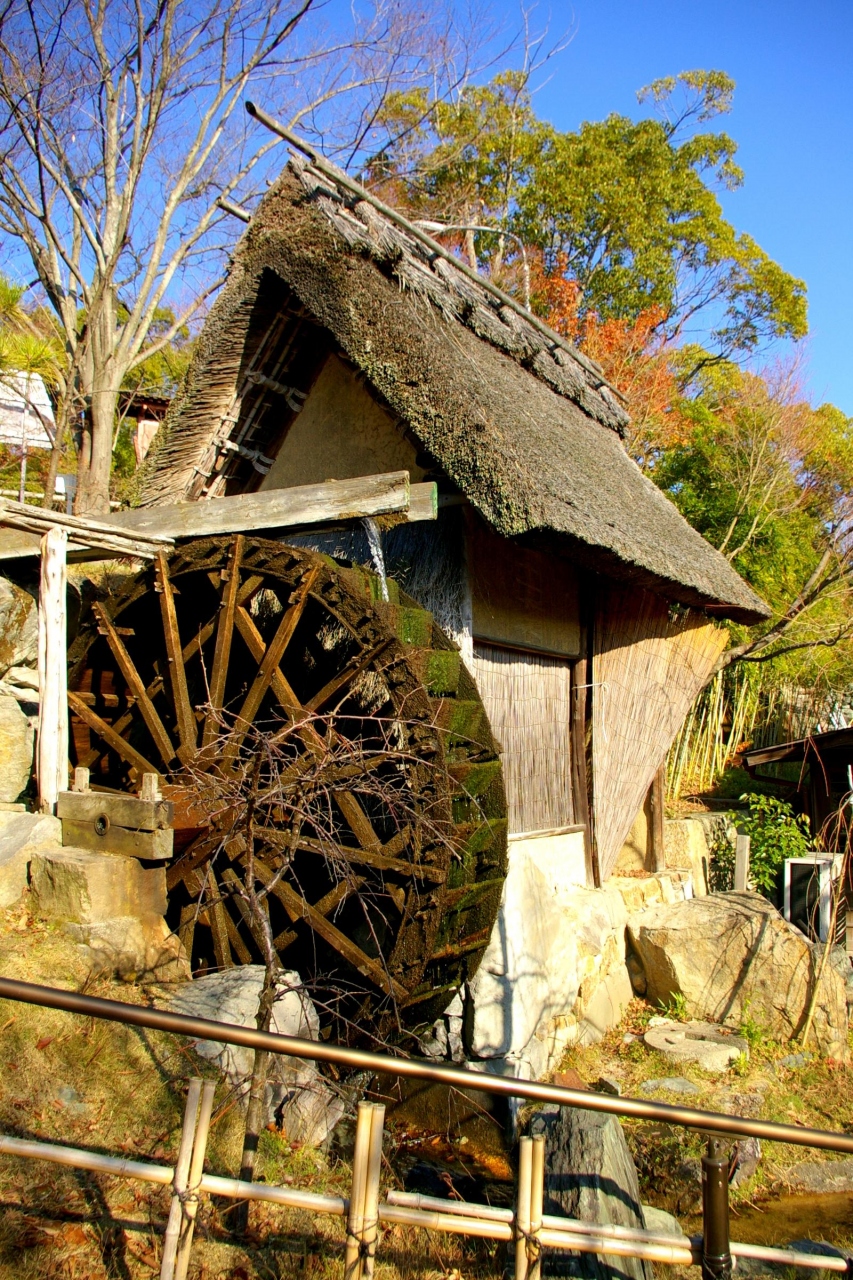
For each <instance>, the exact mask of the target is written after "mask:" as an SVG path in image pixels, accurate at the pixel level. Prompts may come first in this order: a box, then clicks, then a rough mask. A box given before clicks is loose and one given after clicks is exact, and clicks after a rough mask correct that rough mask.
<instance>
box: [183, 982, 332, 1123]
mask: <svg viewBox="0 0 853 1280" xmlns="http://www.w3.org/2000/svg"><path fill="white" fill-rule="evenodd" d="M263 983H264V968H263V965H258V964H251V965H240V966H238V967H236V968H234V969H224V970H222V971H221V972H219V973H211V974H208V975H207V976H206V977H203V978H196V979H195V981H193V982H187V983H185V984H184V985H183V986H182V987H180V988H179V990H178V991H177V992H176V993H175V995H174V996H173V997H172V999H171V1001H170V1003H169V1008H170V1009H172V1010H173V1011H174V1012H175V1013H183V1014H186V1015H187V1016H188V1017H191V1018H212V1019H213V1020H214V1021H216V1022H230V1023H233V1024H235V1025H236V1026H238V1027H255V1026H256V1025H257V1023H256V1018H257V1013H258V1001H259V1000H260V996H261V988H262V987H263ZM270 1030H271V1031H274V1032H277V1033H278V1034H279V1035H284V1036H301V1037H302V1038H303V1039H307V1040H317V1039H318V1037H319V1033H320V1022H319V1019H318V1017H317V1011H316V1009H315V1008H314V1005H313V1003H312V1002H311V1000H310V999H309V997H308V995H307V993H306V991H305V988H304V986H303V984H302V979H301V978H300V976H299V974H298V973H295V972H293V971H289V972H286V973H283V974H282V975H281V980H280V986H279V994H278V996H277V998H276V1001H275V1004H274V1005H273V1012H272V1021H271V1023H270ZM195 1051H196V1053H197V1054H198V1055H199V1057H202V1058H207V1059H208V1060H209V1061H211V1062H213V1063H214V1064H215V1065H216V1067H217V1068H218V1069H219V1071H221V1072H222V1074H223V1075H224V1076H225V1078H226V1079H227V1081H228V1083H229V1084H230V1085H231V1087H232V1088H233V1089H234V1090H235V1091H236V1092H237V1093H238V1095H240V1096H242V1097H243V1098H244V1099H245V1098H246V1096H247V1094H248V1089H249V1084H250V1083H251V1077H252V1068H253V1065H254V1060H255V1055H254V1050H252V1049H245V1048H243V1047H242V1046H241V1045H233V1044H224V1043H222V1042H220V1041H216V1040H199V1041H198V1042H197V1043H196V1045H195ZM345 1109H346V1105H345V1099H344V1098H343V1096H342V1094H341V1092H340V1091H339V1090H335V1089H333V1088H332V1087H331V1086H330V1084H329V1083H328V1082H327V1081H326V1080H325V1079H324V1078H323V1077H322V1076H321V1075H320V1073H319V1071H318V1070H317V1068H316V1066H315V1065H314V1063H313V1062H312V1061H310V1059H307V1058H287V1057H284V1056H283V1055H281V1054H275V1055H273V1056H272V1058H271V1060H270V1066H269V1073H268V1076H267V1089H266V1114H267V1120H268V1121H269V1122H270V1123H277V1124H278V1125H279V1126H280V1128H281V1129H282V1130H283V1131H284V1133H285V1134H286V1136H287V1138H288V1139H289V1140H290V1141H291V1142H304V1143H307V1144H308V1145H311V1146H319V1145H321V1144H323V1143H325V1142H326V1140H327V1139H328V1138H329V1136H330V1134H331V1131H332V1129H333V1128H334V1127H335V1125H336V1124H337V1123H338V1121H339V1120H340V1119H341V1117H342V1116H343V1114H344V1111H345Z"/></svg>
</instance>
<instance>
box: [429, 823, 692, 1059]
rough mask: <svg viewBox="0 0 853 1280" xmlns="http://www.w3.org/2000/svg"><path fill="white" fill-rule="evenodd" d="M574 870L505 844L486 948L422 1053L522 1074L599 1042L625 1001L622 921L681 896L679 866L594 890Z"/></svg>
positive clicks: (627, 985)
mask: <svg viewBox="0 0 853 1280" xmlns="http://www.w3.org/2000/svg"><path fill="white" fill-rule="evenodd" d="M575 870H576V869H575V868H573V867H572V866H571V865H565V866H561V864H560V862H559V861H557V860H553V861H547V860H546V861H545V862H543V861H542V860H540V859H539V858H538V857H537V855H536V850H535V849H534V848H532V847H528V846H527V845H526V844H525V842H514V843H513V844H512V845H511V846H510V858H509V872H508V875H507V880H506V883H505V885H504V892H503V898H502V900H501V907H500V911H499V913H498V919H497V922H496V924H495V927H494V930H493V932H492V938H491V941H490V943H489V947H488V949H487V951H486V954H485V956H484V957H483V960H482V963H481V965H480V968H479V969H478V971H477V974H476V976H475V977H474V979H473V981H472V983H471V985H470V991H469V992H468V998H467V1000H463V999H460V998H457V999H456V1000H455V1001H454V1002H453V1004H452V1005H451V1006H450V1008H449V1009H448V1010H447V1013H446V1014H445V1016H444V1018H443V1019H442V1021H441V1023H440V1024H438V1027H437V1031H436V1035H435V1037H434V1039H433V1040H431V1041H430V1042H429V1044H428V1046H427V1047H428V1049H429V1050H430V1051H431V1052H434V1053H436V1054H439V1055H440V1056H447V1057H462V1056H464V1055H465V1054H467V1055H468V1056H470V1057H472V1058H473V1059H475V1060H480V1061H482V1062H484V1064H485V1065H486V1066H487V1068H488V1069H492V1070H496V1071H499V1072H501V1073H504V1072H508V1073H511V1074H514V1075H518V1076H521V1077H522V1078H538V1077H540V1076H542V1075H544V1074H545V1073H546V1072H547V1071H549V1070H552V1069H553V1068H554V1067H556V1066H557V1064H558V1063H559V1061H560V1058H561V1057H562V1055H563V1052H564V1051H565V1049H566V1048H567V1046H569V1045H571V1044H576V1043H580V1044H591V1043H594V1042H595V1041H597V1040H600V1039H601V1037H602V1036H603V1035H604V1033H605V1031H607V1030H608V1029H609V1028H610V1027H612V1026H614V1025H615V1024H616V1023H617V1022H618V1021H619V1020H620V1018H621V1017H622V1014H623V1013H624V1011H625V1008H626V1007H627V1004H628V1002H629V1000H630V999H631V998H632V994H633V993H632V989H631V982H630V978H629V975H628V970H627V967H626V963H625V926H626V924H627V921H628V916H629V914H630V913H631V912H632V911H637V910H639V909H641V908H642V907H643V906H644V905H645V904H649V903H660V902H676V901H679V900H683V898H684V894H685V889H687V890H688V892H689V877H687V876H685V877H684V880H683V881H682V877H681V876H680V874H679V873H678V872H667V873H662V874H660V875H656V876H640V877H636V876H635V877H614V878H613V879H612V880H611V881H610V882H609V883H608V884H607V885H606V886H605V887H604V888H602V889H587V888H583V887H581V886H579V885H578V884H577V883H576V880H575V878H574V877H575Z"/></svg>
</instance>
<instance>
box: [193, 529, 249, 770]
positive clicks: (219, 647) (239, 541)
mask: <svg viewBox="0 0 853 1280" xmlns="http://www.w3.org/2000/svg"><path fill="white" fill-rule="evenodd" d="M244 545H245V539H244V538H243V536H242V534H238V535H237V537H236V538H235V539H234V542H233V543H232V545H231V555H230V556H229V558H228V568H227V569H226V570H225V571H224V572H223V574H222V578H223V582H222V599H221V601H220V606H219V613H218V615H217V619H216V644H215V646H214V650H213V670H212V672H211V676H210V694H209V702H210V707H209V708H208V711H207V714H206V716H205V718H204V730H203V732H202V738H201V746H202V750H204V749H205V748H206V747H209V746H210V745H211V744H212V743H213V741H214V740H215V738H216V736H217V734H218V732H219V721H218V713H219V712H221V710H222V707H223V703H224V699H225V680H226V677H227V675H228V663H229V660H230V658H231V640H232V637H233V635H234V615H235V613H236V611H237V599H238V596H239V593H240V561H241V560H242V558H243V547H244Z"/></svg>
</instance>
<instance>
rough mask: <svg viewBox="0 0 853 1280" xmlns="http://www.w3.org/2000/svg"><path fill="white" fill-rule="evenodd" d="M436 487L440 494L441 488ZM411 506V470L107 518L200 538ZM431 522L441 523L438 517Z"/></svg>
mask: <svg viewBox="0 0 853 1280" xmlns="http://www.w3.org/2000/svg"><path fill="white" fill-rule="evenodd" d="M430 487H431V488H432V489H435V485H431V486H430ZM436 502H437V499H436ZM409 504H410V485H409V473H408V471H391V472H388V473H387V474H385V475H378V476H357V477H356V478H355V479H352V480H327V481H325V482H324V483H323V484H305V485H296V486H294V488H292V489H265V490H264V491H263V492H262V493H240V494H235V495H233V496H232V497H229V498H209V499H206V500H204V501H200V502H182V503H179V504H177V505H175V506H168V507H167V506H163V507H138V508H137V509H136V510H135V511H117V512H114V513H113V514H112V515H110V516H108V517H107V516H105V517H104V519H105V520H107V521H108V522H109V523H110V524H112V525H116V526H117V527H120V528H122V529H125V530H128V531H131V530H132V531H133V532H135V533H138V534H145V535H146V536H158V537H169V538H198V537H206V536H209V535H211V534H218V533H251V532H252V531H254V530H258V529H281V528H298V527H299V526H301V525H310V524H327V523H328V522H329V521H336V520H349V519H357V518H359V517H363V516H378V515H386V514H392V513H394V512H397V511H400V512H405V511H408V509H409ZM428 504H429V497H428V495H426V494H419V495H418V509H419V510H421V511H424V512H425V511H426V509H427V506H428ZM429 518H430V519H435V516H434V515H432V516H430V517H429Z"/></svg>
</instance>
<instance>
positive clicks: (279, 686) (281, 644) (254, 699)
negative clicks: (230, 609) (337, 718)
mask: <svg viewBox="0 0 853 1280" xmlns="http://www.w3.org/2000/svg"><path fill="white" fill-rule="evenodd" d="M319 572H320V568H319V565H315V566H314V568H313V569H311V570H310V571H309V572H308V573H307V574H306V575H305V577H304V578H303V580H302V582H301V583H300V585H299V586H298V587H297V589H296V591H295V593H294V596H293V602H292V604H291V605H290V608H289V609H287V610H286V612H285V614H284V617H283V618H282V620H281V622H280V623H279V625H278V629H277V631H276V633H275V635H274V636H273V638H272V640H271V641H270V643H269V645H266V644H264V640H263V637H262V636H261V634H260V632H259V631H258V629H257V627H256V626H255V625H254V623H253V622H252V620H251V618H250V617H249V614H248V613H247V612H246V610H245V609H244V608H242V607H241V608H240V610H239V611H238V613H237V627H238V630H239V631H240V634H241V635H242V636H243V637H244V639H245V638H247V637H248V636H251V639H252V642H251V643H250V644H249V648H250V652H252V656H253V657H254V658H255V661H256V662H259V664H260V665H259V669H258V674H257V675H256V676H255V679H254V681H253V683H252V687H251V689H250V690H249V692H248V693H247V694H246V697H245V699H244V702H243V705H242V707H241V708H240V711H239V713H238V715H237V722H236V724H235V726H234V728H233V729H232V731H231V734H230V736H229V741H228V745H227V747H226V750H225V757H226V759H231V760H233V758H234V757H235V756H236V754H237V752H238V751H239V749H240V745H241V743H242V741H243V738H244V737H245V734H246V729H245V728H243V727H242V726H244V725H245V726H248V725H250V724H252V723H253V722H254V719H255V716H256V715H257V714H258V711H259V710H260V707H261V703H262V702H263V700H264V696H265V694H266V692H267V690H268V689H269V688H270V686H271V685H272V686H273V692H274V693H275V695H276V697H277V698H278V700H279V702H281V703H282V705H283V706H284V708H285V710H286V711H288V712H289V713H291V714H292V708H291V705H290V704H292V705H293V708H299V710H302V707H301V705H300V703H299V700H298V698H297V697H296V695H295V694H294V692H293V690H292V689H291V687H290V685H289V684H288V683H287V681H286V680H285V678H284V676H283V675H282V673H281V671H280V669H279V663H280V662H281V659H282V658H283V657H284V652H285V650H286V648H287V646H288V644H289V643H290V640H291V637H292V636H293V633H294V631H295V630H296V627H297V624H298V622H299V619H300V618H301V617H302V614H303V612H304V610H305V606H306V604H307V603H308V593H309V591H310V589H311V587H312V585H313V583H314V582H315V581H316V579H317V576H318V574H319ZM247 643H248V640H247ZM282 695H283V696H282Z"/></svg>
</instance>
